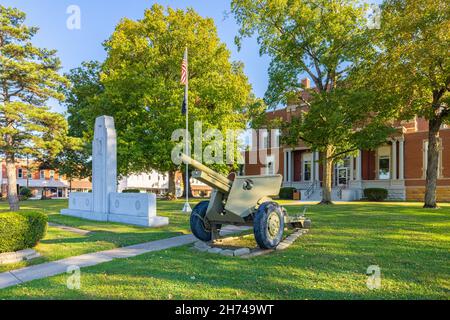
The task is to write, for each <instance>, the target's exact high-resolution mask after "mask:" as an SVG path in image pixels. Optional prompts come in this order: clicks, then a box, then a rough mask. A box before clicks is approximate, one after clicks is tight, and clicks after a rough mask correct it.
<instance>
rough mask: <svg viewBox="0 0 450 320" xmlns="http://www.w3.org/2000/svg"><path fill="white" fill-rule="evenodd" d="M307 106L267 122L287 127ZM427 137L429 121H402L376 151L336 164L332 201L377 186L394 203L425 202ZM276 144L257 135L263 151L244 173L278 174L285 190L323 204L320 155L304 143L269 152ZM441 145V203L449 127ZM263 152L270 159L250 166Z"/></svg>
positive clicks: (448, 169) (447, 196) (448, 192)
mask: <svg viewBox="0 0 450 320" xmlns="http://www.w3.org/2000/svg"><path fill="white" fill-rule="evenodd" d="M304 93H305V94H306V95H307V92H304ZM305 107H306V106H305V105H302V104H300V103H298V102H295V101H291V102H290V103H288V105H287V107H285V108H283V109H278V110H275V111H271V112H268V117H269V118H281V119H283V121H286V122H289V121H290V119H291V117H293V116H298V115H299V113H300V112H301V109H302V108H305ZM427 135H428V122H427V121H426V120H425V119H421V118H416V119H414V120H412V121H408V122H402V123H400V124H399V126H398V132H397V134H395V135H394V136H392V137H391V138H390V139H389V140H388V141H386V143H385V144H384V145H381V146H379V147H378V148H377V149H376V150H359V152H358V156H357V157H347V158H346V159H345V160H344V161H343V162H341V163H336V164H335V165H334V168H333V174H332V176H333V178H332V181H333V189H332V198H333V200H347V201H351V200H358V199H361V197H362V194H363V190H364V189H365V188H372V187H377V188H385V189H387V190H388V193H389V198H390V199H399V200H414V201H423V198H424V194H425V177H426V167H427V163H426V162H427ZM261 139H263V140H261ZM274 139H278V138H277V137H276V136H275V137H274V136H273V135H271V134H268V133H266V134H263V135H261V134H256V135H254V137H253V141H254V142H255V144H254V145H256V146H259V149H258V148H256V147H254V148H252V149H251V150H250V151H247V152H246V165H245V174H248V175H252V174H255V175H259V174H272V173H280V174H282V175H283V186H286V187H294V188H296V189H298V190H299V191H300V192H301V198H302V199H303V200H310V201H316V200H320V199H321V181H322V165H321V164H319V163H318V161H317V160H318V159H319V154H318V152H312V151H311V150H310V149H309V148H308V147H307V146H306V145H305V144H303V143H302V142H300V143H299V144H298V145H297V146H296V147H295V148H289V147H285V146H281V147H278V148H274V149H270V145H271V142H272V144H273V140H274ZM271 140H272V141H271ZM440 140H441V149H440V163H439V174H438V187H437V199H438V201H450V126H448V125H443V126H442V129H441V131H440ZM274 145H276V144H274ZM262 149H267V150H268V151H267V157H265V156H263V157H265V159H261V157H258V161H257V163H254V164H249V163H250V161H249V159H250V158H251V157H252V158H253V159H256V157H257V154H258V153H259V152H260V151H261V150H262Z"/></svg>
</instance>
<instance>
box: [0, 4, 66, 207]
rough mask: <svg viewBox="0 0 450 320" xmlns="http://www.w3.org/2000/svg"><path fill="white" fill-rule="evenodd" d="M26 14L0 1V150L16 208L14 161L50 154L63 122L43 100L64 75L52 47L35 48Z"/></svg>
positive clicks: (56, 95) (54, 150)
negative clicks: (59, 71) (27, 24)
mask: <svg viewBox="0 0 450 320" xmlns="http://www.w3.org/2000/svg"><path fill="white" fill-rule="evenodd" d="M24 20H25V14H24V13H23V12H21V11H19V10H17V9H14V8H6V7H4V6H1V5H0V136H1V140H0V154H1V155H3V156H4V157H5V161H6V175H7V178H8V201H9V206H10V209H11V210H12V211H16V210H18V209H19V202H18V197H17V187H16V185H17V182H16V181H17V180H16V167H15V162H16V159H17V158H19V157H23V156H24V155H31V156H35V157H48V158H50V157H52V156H55V155H56V154H57V153H58V152H59V151H60V150H61V148H62V145H63V140H66V139H67V137H66V134H67V122H66V120H65V118H64V117H63V116H62V115H61V114H58V113H55V112H51V111H50V108H49V107H47V106H46V105H45V103H46V101H47V100H48V99H49V98H55V99H58V100H62V99H63V95H62V94H61V93H59V92H58V90H57V89H58V88H59V87H60V86H61V85H64V84H66V79H65V78H64V77H63V76H61V75H59V74H58V70H59V69H60V61H59V60H58V58H56V56H55V51H54V50H47V49H41V48H37V47H35V46H33V45H32V43H31V39H32V37H33V36H34V35H35V34H36V32H37V31H38V29H37V28H35V27H28V26H26V25H25V24H24Z"/></svg>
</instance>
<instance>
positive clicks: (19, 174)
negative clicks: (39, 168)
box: [17, 168, 23, 179]
mask: <svg viewBox="0 0 450 320" xmlns="http://www.w3.org/2000/svg"><path fill="white" fill-rule="evenodd" d="M17 178H18V179H22V178H23V169H22V168H19V169H17Z"/></svg>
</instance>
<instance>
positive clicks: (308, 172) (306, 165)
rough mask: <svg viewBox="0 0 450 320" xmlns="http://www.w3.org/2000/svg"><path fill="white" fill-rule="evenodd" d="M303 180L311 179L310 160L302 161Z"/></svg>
mask: <svg viewBox="0 0 450 320" xmlns="http://www.w3.org/2000/svg"><path fill="white" fill-rule="evenodd" d="M303 180H305V181H311V161H310V160H306V161H304V162H303Z"/></svg>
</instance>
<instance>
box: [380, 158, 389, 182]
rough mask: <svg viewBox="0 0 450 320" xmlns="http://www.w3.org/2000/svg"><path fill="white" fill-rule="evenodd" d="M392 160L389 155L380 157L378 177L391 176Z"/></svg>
mask: <svg viewBox="0 0 450 320" xmlns="http://www.w3.org/2000/svg"><path fill="white" fill-rule="evenodd" d="M390 163H391V160H390V157H388V156H381V157H379V158H378V179H380V180H387V179H390V177H391V165H390Z"/></svg>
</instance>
